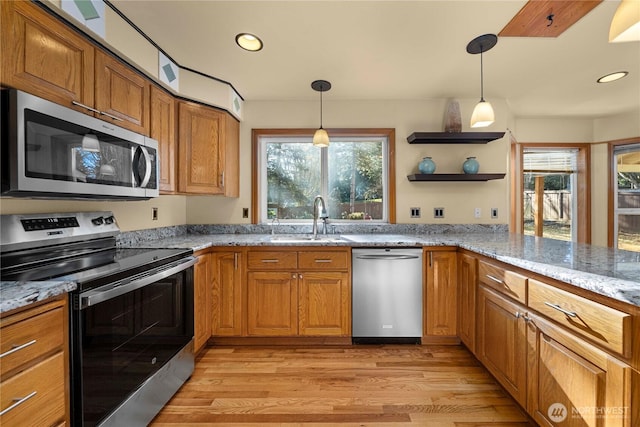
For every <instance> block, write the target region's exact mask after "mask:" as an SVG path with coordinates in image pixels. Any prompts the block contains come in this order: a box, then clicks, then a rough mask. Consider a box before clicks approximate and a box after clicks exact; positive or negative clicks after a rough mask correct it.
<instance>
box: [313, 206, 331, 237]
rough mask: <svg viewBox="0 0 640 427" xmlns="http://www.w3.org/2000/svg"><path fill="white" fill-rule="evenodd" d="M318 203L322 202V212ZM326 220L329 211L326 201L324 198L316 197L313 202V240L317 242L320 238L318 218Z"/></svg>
mask: <svg viewBox="0 0 640 427" xmlns="http://www.w3.org/2000/svg"><path fill="white" fill-rule="evenodd" d="M318 202H320V206H321V210H318ZM319 217H322V218H326V217H327V209H326V207H325V204H324V199H323V198H322V196H316V198H315V199H314V200H313V230H312V234H313V239H314V240H316V239H317V238H318V218H319Z"/></svg>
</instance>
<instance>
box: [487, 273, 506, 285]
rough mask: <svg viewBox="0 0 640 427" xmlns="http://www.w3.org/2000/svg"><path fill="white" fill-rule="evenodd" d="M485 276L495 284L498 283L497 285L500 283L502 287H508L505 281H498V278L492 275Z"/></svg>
mask: <svg viewBox="0 0 640 427" xmlns="http://www.w3.org/2000/svg"><path fill="white" fill-rule="evenodd" d="M485 276H487V279H491V280H493V281H494V282H496V283H500V284H501V285H504V286H507V284H506V283H504V280H502V279H498V278H497V277H495V276H492V275H490V274H486V275H485Z"/></svg>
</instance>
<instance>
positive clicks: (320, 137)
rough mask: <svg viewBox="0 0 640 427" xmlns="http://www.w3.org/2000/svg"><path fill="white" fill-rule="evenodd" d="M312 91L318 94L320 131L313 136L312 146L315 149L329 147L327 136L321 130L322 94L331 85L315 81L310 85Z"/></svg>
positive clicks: (322, 81)
mask: <svg viewBox="0 0 640 427" xmlns="http://www.w3.org/2000/svg"><path fill="white" fill-rule="evenodd" d="M311 87H312V88H313V90H315V91H317V92H320V129H318V130H317V131H316V133H314V134H313V145H315V146H316V147H328V146H329V134H328V133H327V131H326V130H324V129H323V128H322V92H326V91H328V90H329V89H331V83H329V82H328V81H326V80H316V81H314V82H313V83H311Z"/></svg>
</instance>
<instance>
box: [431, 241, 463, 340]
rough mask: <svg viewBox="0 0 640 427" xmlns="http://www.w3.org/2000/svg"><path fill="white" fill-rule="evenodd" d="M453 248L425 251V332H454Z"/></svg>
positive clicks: (448, 334)
mask: <svg viewBox="0 0 640 427" xmlns="http://www.w3.org/2000/svg"><path fill="white" fill-rule="evenodd" d="M456 257H457V254H456V252H455V251H428V252H425V264H426V272H427V273H426V278H427V282H426V284H427V288H426V292H425V305H424V306H425V307H426V316H425V317H426V325H425V331H426V335H432V336H433V335H436V336H456V335H457V330H456V329H457V325H456V322H457V319H456V318H457V316H456V314H457V311H458V306H457V285H456V282H457V273H456V264H457V262H456Z"/></svg>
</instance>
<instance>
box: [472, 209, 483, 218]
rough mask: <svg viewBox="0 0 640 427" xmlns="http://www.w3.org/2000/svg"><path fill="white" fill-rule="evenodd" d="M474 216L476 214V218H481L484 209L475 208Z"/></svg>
mask: <svg viewBox="0 0 640 427" xmlns="http://www.w3.org/2000/svg"><path fill="white" fill-rule="evenodd" d="M473 216H474V218H480V217H481V216H482V209H480V208H475V209H474V210H473Z"/></svg>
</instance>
